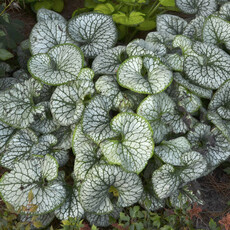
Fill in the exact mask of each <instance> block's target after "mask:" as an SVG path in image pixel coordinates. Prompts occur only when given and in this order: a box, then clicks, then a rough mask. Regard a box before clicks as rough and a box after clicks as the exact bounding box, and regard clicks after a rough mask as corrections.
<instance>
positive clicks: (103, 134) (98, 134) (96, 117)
mask: <svg viewBox="0 0 230 230" xmlns="http://www.w3.org/2000/svg"><path fill="white" fill-rule="evenodd" d="M111 108H112V101H111V100H110V99H109V98H107V97H103V96H101V95H98V96H95V97H94V98H93V99H92V100H91V101H90V103H89V104H88V106H86V108H85V111H84V115H83V121H82V127H83V132H84V133H85V134H86V135H88V136H89V137H90V138H92V140H93V141H95V142H96V143H100V142H101V141H103V140H105V139H108V138H112V137H115V136H117V133H115V132H114V131H112V129H111V128H110V120H111V117H110V115H109V111H110V110H111Z"/></svg>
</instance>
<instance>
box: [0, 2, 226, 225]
mask: <svg viewBox="0 0 230 230" xmlns="http://www.w3.org/2000/svg"><path fill="white" fill-rule="evenodd" d="M83 5H84V0H65V6H64V10H63V11H62V13H61V14H62V15H63V16H64V17H65V18H66V19H70V18H71V15H72V13H73V11H74V10H75V9H77V8H79V7H83ZM8 13H10V15H11V17H12V18H16V19H20V20H22V21H23V22H24V24H25V26H24V29H23V31H22V33H23V34H24V36H25V38H28V36H29V34H30V32H31V29H32V28H33V26H34V24H35V23H36V15H35V14H34V13H33V12H32V11H31V9H30V8H29V7H27V8H26V9H21V10H16V9H10V10H9V11H8ZM173 14H176V15H179V16H181V17H183V18H187V19H188V20H190V19H191V17H188V16H187V15H184V14H181V13H175V12H173ZM147 33H148V32H140V33H138V34H137V37H141V38H145V36H146V34H147ZM72 167H73V162H72V161H71V160H70V161H69V162H68V164H67V166H66V169H67V168H68V169H67V170H72ZM5 171H6V170H5V169H3V168H1V167H0V177H1V176H2V174H3V173H4V172H5ZM69 183H71V181H69ZM195 187H196V188H197V189H199V190H200V191H201V197H202V199H203V200H204V201H205V205H204V206H203V207H202V213H201V218H200V219H196V221H195V223H194V224H195V226H196V227H197V228H203V229H209V228H208V222H209V220H210V218H213V219H214V220H215V221H216V222H218V221H219V220H220V219H221V218H222V217H223V216H225V215H226V214H227V213H229V212H230V205H228V204H227V202H229V201H230V175H227V174H226V173H225V172H224V171H223V168H222V167H219V168H218V169H216V170H215V171H214V172H213V173H211V174H210V175H208V176H206V177H203V178H200V179H199V180H197V182H195ZM2 205H3V203H2V201H1V200H0V206H2ZM58 225H59V221H58V220H56V219H55V221H54V222H53V227H54V229H55V228H56V227H57V226H58ZM107 229H108V228H107Z"/></svg>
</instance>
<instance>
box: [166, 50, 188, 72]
mask: <svg viewBox="0 0 230 230" xmlns="http://www.w3.org/2000/svg"><path fill="white" fill-rule="evenodd" d="M165 61H166V63H167V65H168V66H170V68H171V69H172V70H174V71H179V72H181V71H183V69H184V57H183V56H181V55H179V54H177V53H175V54H168V55H167V56H166V58H165Z"/></svg>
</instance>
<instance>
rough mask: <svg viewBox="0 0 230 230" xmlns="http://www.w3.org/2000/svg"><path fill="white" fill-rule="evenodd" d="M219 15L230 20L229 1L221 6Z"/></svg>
mask: <svg viewBox="0 0 230 230" xmlns="http://www.w3.org/2000/svg"><path fill="white" fill-rule="evenodd" d="M218 16H219V17H220V18H222V19H224V20H227V21H230V2H227V3H225V4H224V5H222V6H221V7H220V10H219V12H218Z"/></svg>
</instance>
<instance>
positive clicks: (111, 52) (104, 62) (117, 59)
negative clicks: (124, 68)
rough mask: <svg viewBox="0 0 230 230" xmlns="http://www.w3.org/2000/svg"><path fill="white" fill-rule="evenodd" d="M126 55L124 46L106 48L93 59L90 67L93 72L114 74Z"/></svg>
mask: <svg viewBox="0 0 230 230" xmlns="http://www.w3.org/2000/svg"><path fill="white" fill-rule="evenodd" d="M126 56H127V55H126V47H125V46H116V47H114V48H111V49H108V50H106V51H105V52H103V53H101V54H99V55H98V56H97V57H96V58H95V59H94V60H93V63H92V69H93V71H94V73H95V74H116V72H117V70H118V68H119V66H120V64H121V63H122V62H123V60H124V58H126Z"/></svg>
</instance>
